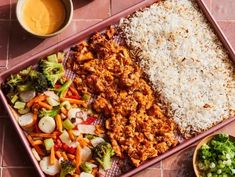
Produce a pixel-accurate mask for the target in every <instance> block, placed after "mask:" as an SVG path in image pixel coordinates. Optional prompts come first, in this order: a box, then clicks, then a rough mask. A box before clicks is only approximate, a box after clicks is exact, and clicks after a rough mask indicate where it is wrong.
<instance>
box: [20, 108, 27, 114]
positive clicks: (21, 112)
mask: <svg viewBox="0 0 235 177" xmlns="http://www.w3.org/2000/svg"><path fill="white" fill-rule="evenodd" d="M29 111H30V109H29V108H27V107H26V108H25V109H19V110H18V113H20V114H27V113H28V112H29Z"/></svg>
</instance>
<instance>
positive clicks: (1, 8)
mask: <svg viewBox="0 0 235 177" xmlns="http://www.w3.org/2000/svg"><path fill="white" fill-rule="evenodd" d="M0 19H10V0H0Z"/></svg>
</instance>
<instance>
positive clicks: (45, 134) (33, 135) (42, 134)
mask: <svg viewBox="0 0 235 177" xmlns="http://www.w3.org/2000/svg"><path fill="white" fill-rule="evenodd" d="M30 135H31V136H32V137H41V138H53V139H56V134H55V133H50V134H49V133H30Z"/></svg>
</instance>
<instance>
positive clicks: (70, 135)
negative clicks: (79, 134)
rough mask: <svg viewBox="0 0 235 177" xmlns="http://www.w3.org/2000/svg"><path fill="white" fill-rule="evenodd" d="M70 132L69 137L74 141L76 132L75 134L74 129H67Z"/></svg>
mask: <svg viewBox="0 0 235 177" xmlns="http://www.w3.org/2000/svg"><path fill="white" fill-rule="evenodd" d="M67 132H68V134H69V138H70V139H71V140H72V141H74V139H75V137H74V134H73V131H72V130H67Z"/></svg>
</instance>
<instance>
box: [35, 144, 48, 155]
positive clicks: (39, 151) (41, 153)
mask: <svg viewBox="0 0 235 177" xmlns="http://www.w3.org/2000/svg"><path fill="white" fill-rule="evenodd" d="M34 148H35V150H36V151H37V153H38V154H39V155H41V156H45V153H44V152H43V151H42V149H41V148H40V147H39V146H38V145H36V146H34Z"/></svg>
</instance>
